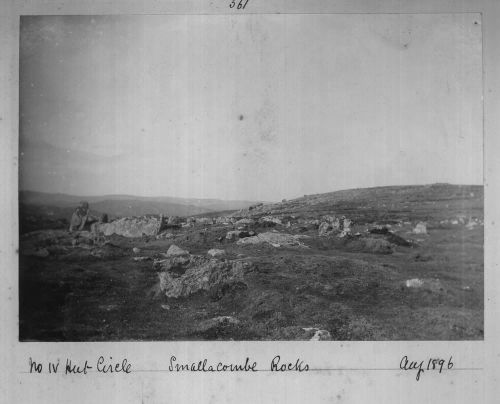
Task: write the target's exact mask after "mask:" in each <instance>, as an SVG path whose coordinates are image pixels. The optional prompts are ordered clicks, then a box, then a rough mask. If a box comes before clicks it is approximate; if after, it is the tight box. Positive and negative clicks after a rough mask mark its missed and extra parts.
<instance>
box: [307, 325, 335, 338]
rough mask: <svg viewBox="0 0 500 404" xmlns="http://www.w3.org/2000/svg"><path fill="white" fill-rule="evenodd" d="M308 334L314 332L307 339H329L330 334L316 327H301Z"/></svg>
mask: <svg viewBox="0 0 500 404" xmlns="http://www.w3.org/2000/svg"><path fill="white" fill-rule="evenodd" d="M302 329H303V330H304V331H305V332H306V333H308V334H309V335H310V334H311V333H313V332H314V335H313V336H312V337H311V338H310V339H309V341H331V340H332V335H331V334H330V332H329V331H327V330H321V329H319V328H316V327H306V328H302Z"/></svg>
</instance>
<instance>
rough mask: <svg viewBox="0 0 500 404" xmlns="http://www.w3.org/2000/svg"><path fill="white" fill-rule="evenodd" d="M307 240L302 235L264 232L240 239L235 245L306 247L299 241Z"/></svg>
mask: <svg viewBox="0 0 500 404" xmlns="http://www.w3.org/2000/svg"><path fill="white" fill-rule="evenodd" d="M306 238H309V237H308V236H304V235H295V234H288V233H275V232H266V233H260V234H258V235H256V236H253V237H246V238H242V239H240V240H238V241H237V243H236V244H240V245H245V244H261V243H268V244H271V245H272V246H273V247H281V246H283V247H303V248H304V247H305V248H307V246H306V245H305V244H304V243H302V242H301V241H300V240H301V239H306Z"/></svg>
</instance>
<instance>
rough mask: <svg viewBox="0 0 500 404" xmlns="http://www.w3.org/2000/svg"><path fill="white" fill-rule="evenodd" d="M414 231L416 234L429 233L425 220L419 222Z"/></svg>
mask: <svg viewBox="0 0 500 404" xmlns="http://www.w3.org/2000/svg"><path fill="white" fill-rule="evenodd" d="M413 233H415V234H427V225H426V223H425V222H418V223H417V225H416V226H415V228H414V229H413Z"/></svg>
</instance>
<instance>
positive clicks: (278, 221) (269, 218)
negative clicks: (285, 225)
mask: <svg viewBox="0 0 500 404" xmlns="http://www.w3.org/2000/svg"><path fill="white" fill-rule="evenodd" d="M260 222H262V223H274V224H282V221H281V219H280V218H279V217H273V216H264V217H261V218H260Z"/></svg>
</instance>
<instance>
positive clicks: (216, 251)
mask: <svg viewBox="0 0 500 404" xmlns="http://www.w3.org/2000/svg"><path fill="white" fill-rule="evenodd" d="M207 254H208V255H210V256H212V257H221V256H223V255H226V252H225V251H224V250H219V249H217V248H212V249H210V250H208V252H207Z"/></svg>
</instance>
